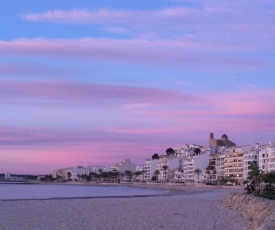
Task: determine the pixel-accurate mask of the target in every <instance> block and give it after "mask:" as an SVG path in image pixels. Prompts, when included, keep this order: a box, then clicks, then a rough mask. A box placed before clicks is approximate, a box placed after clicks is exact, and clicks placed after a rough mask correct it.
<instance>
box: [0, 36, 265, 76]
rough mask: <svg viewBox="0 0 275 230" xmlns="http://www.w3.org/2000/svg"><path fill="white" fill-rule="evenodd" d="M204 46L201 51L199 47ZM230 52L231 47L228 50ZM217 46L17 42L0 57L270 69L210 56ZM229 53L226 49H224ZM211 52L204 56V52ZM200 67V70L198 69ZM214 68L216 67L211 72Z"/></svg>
mask: <svg viewBox="0 0 275 230" xmlns="http://www.w3.org/2000/svg"><path fill="white" fill-rule="evenodd" d="M202 45H203V47H202ZM229 48H230V47H229ZM215 49H220V48H219V46H218V45H215V44H214V43H213V44H210V45H209V44H206V45H205V44H200V43H196V42H190V41H189V42H188V41H173V40H172V41H171V40H156V41H149V40H141V39H134V40H116V39H90V38H83V39H79V40H64V39H63V40H62V39H56V40H46V39H18V40H14V41H0V55H17V56H18V55H20V56H30V57H36V56H38V57H39V56H40V57H45V56H46V57H47V56H49V57H54V58H57V57H59V58H60V57H62V58H69V59H74V58H76V57H77V58H83V59H87V60H113V61H124V62H125V61H126V62H138V63H150V64H167V65H175V66H181V68H183V67H184V68H186V69H194V68H196V71H198V70H200V71H202V70H208V69H211V70H212V71H213V70H216V71H219V70H223V71H224V70H227V71H232V68H234V70H235V71H236V70H255V69H262V68H266V67H268V66H269V65H270V63H269V62H268V61H267V60H263V59H258V58H252V57H238V56H236V55H232V54H230V53H228V54H225V53H219V52H216V53H213V51H215ZM226 49H227V50H228V48H226ZM207 50H208V51H210V50H212V52H208V53H207V52H205V51H207ZM198 67H199V68H198ZM213 67H215V68H214V69H213Z"/></svg>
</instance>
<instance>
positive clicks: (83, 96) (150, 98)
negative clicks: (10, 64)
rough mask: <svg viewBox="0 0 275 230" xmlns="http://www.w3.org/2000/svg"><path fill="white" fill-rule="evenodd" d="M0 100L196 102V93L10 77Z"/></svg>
mask: <svg viewBox="0 0 275 230" xmlns="http://www.w3.org/2000/svg"><path fill="white" fill-rule="evenodd" d="M0 97H1V98H0V101H2V102H6V101H9V102H12V101H14V102H22V103H24V102H25V101H28V100H30V101H42V102H43V101H47V102H50V101H53V102H54V103H56V102H59V103H64V104H74V105H88V104H94V105H95V104H97V105H100V104H102V105H105V106H106V103H107V104H113V105H115V104H116V105H120V104H128V103H145V102H146V103H150V102H151V103H156V104H168V103H170V102H173V103H175V104H179V103H193V102H194V101H196V100H197V98H196V96H193V95H189V94H184V93H179V92H172V91H168V90H161V89H154V88H145V87H134V86H119V85H110V84H95V83H79V82H70V81H8V80H0Z"/></svg>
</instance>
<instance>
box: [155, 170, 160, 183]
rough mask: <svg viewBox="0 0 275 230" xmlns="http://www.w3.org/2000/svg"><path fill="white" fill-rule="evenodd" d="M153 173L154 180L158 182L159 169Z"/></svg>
mask: <svg viewBox="0 0 275 230" xmlns="http://www.w3.org/2000/svg"><path fill="white" fill-rule="evenodd" d="M154 174H155V176H156V181H157V182H159V174H160V171H159V170H156V171H155V173H154Z"/></svg>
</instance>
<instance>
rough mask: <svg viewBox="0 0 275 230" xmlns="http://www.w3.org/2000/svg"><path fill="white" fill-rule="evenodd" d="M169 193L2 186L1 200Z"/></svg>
mask: <svg viewBox="0 0 275 230" xmlns="http://www.w3.org/2000/svg"><path fill="white" fill-rule="evenodd" d="M168 193H169V192H168V191H163V190H153V189H147V188H132V187H124V186H94V185H93V186H89V185H68V184H23V183H22V184H20V183H16V184H0V200H30V199H31V200H32V199H62V198H64V199H68V198H92V197H134V196H155V195H167V194H168Z"/></svg>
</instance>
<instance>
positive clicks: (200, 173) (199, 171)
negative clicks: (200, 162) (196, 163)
mask: <svg viewBox="0 0 275 230" xmlns="http://www.w3.org/2000/svg"><path fill="white" fill-rule="evenodd" d="M194 172H195V173H196V174H197V177H198V180H197V181H199V180H200V175H202V171H201V169H195V170H194Z"/></svg>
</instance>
